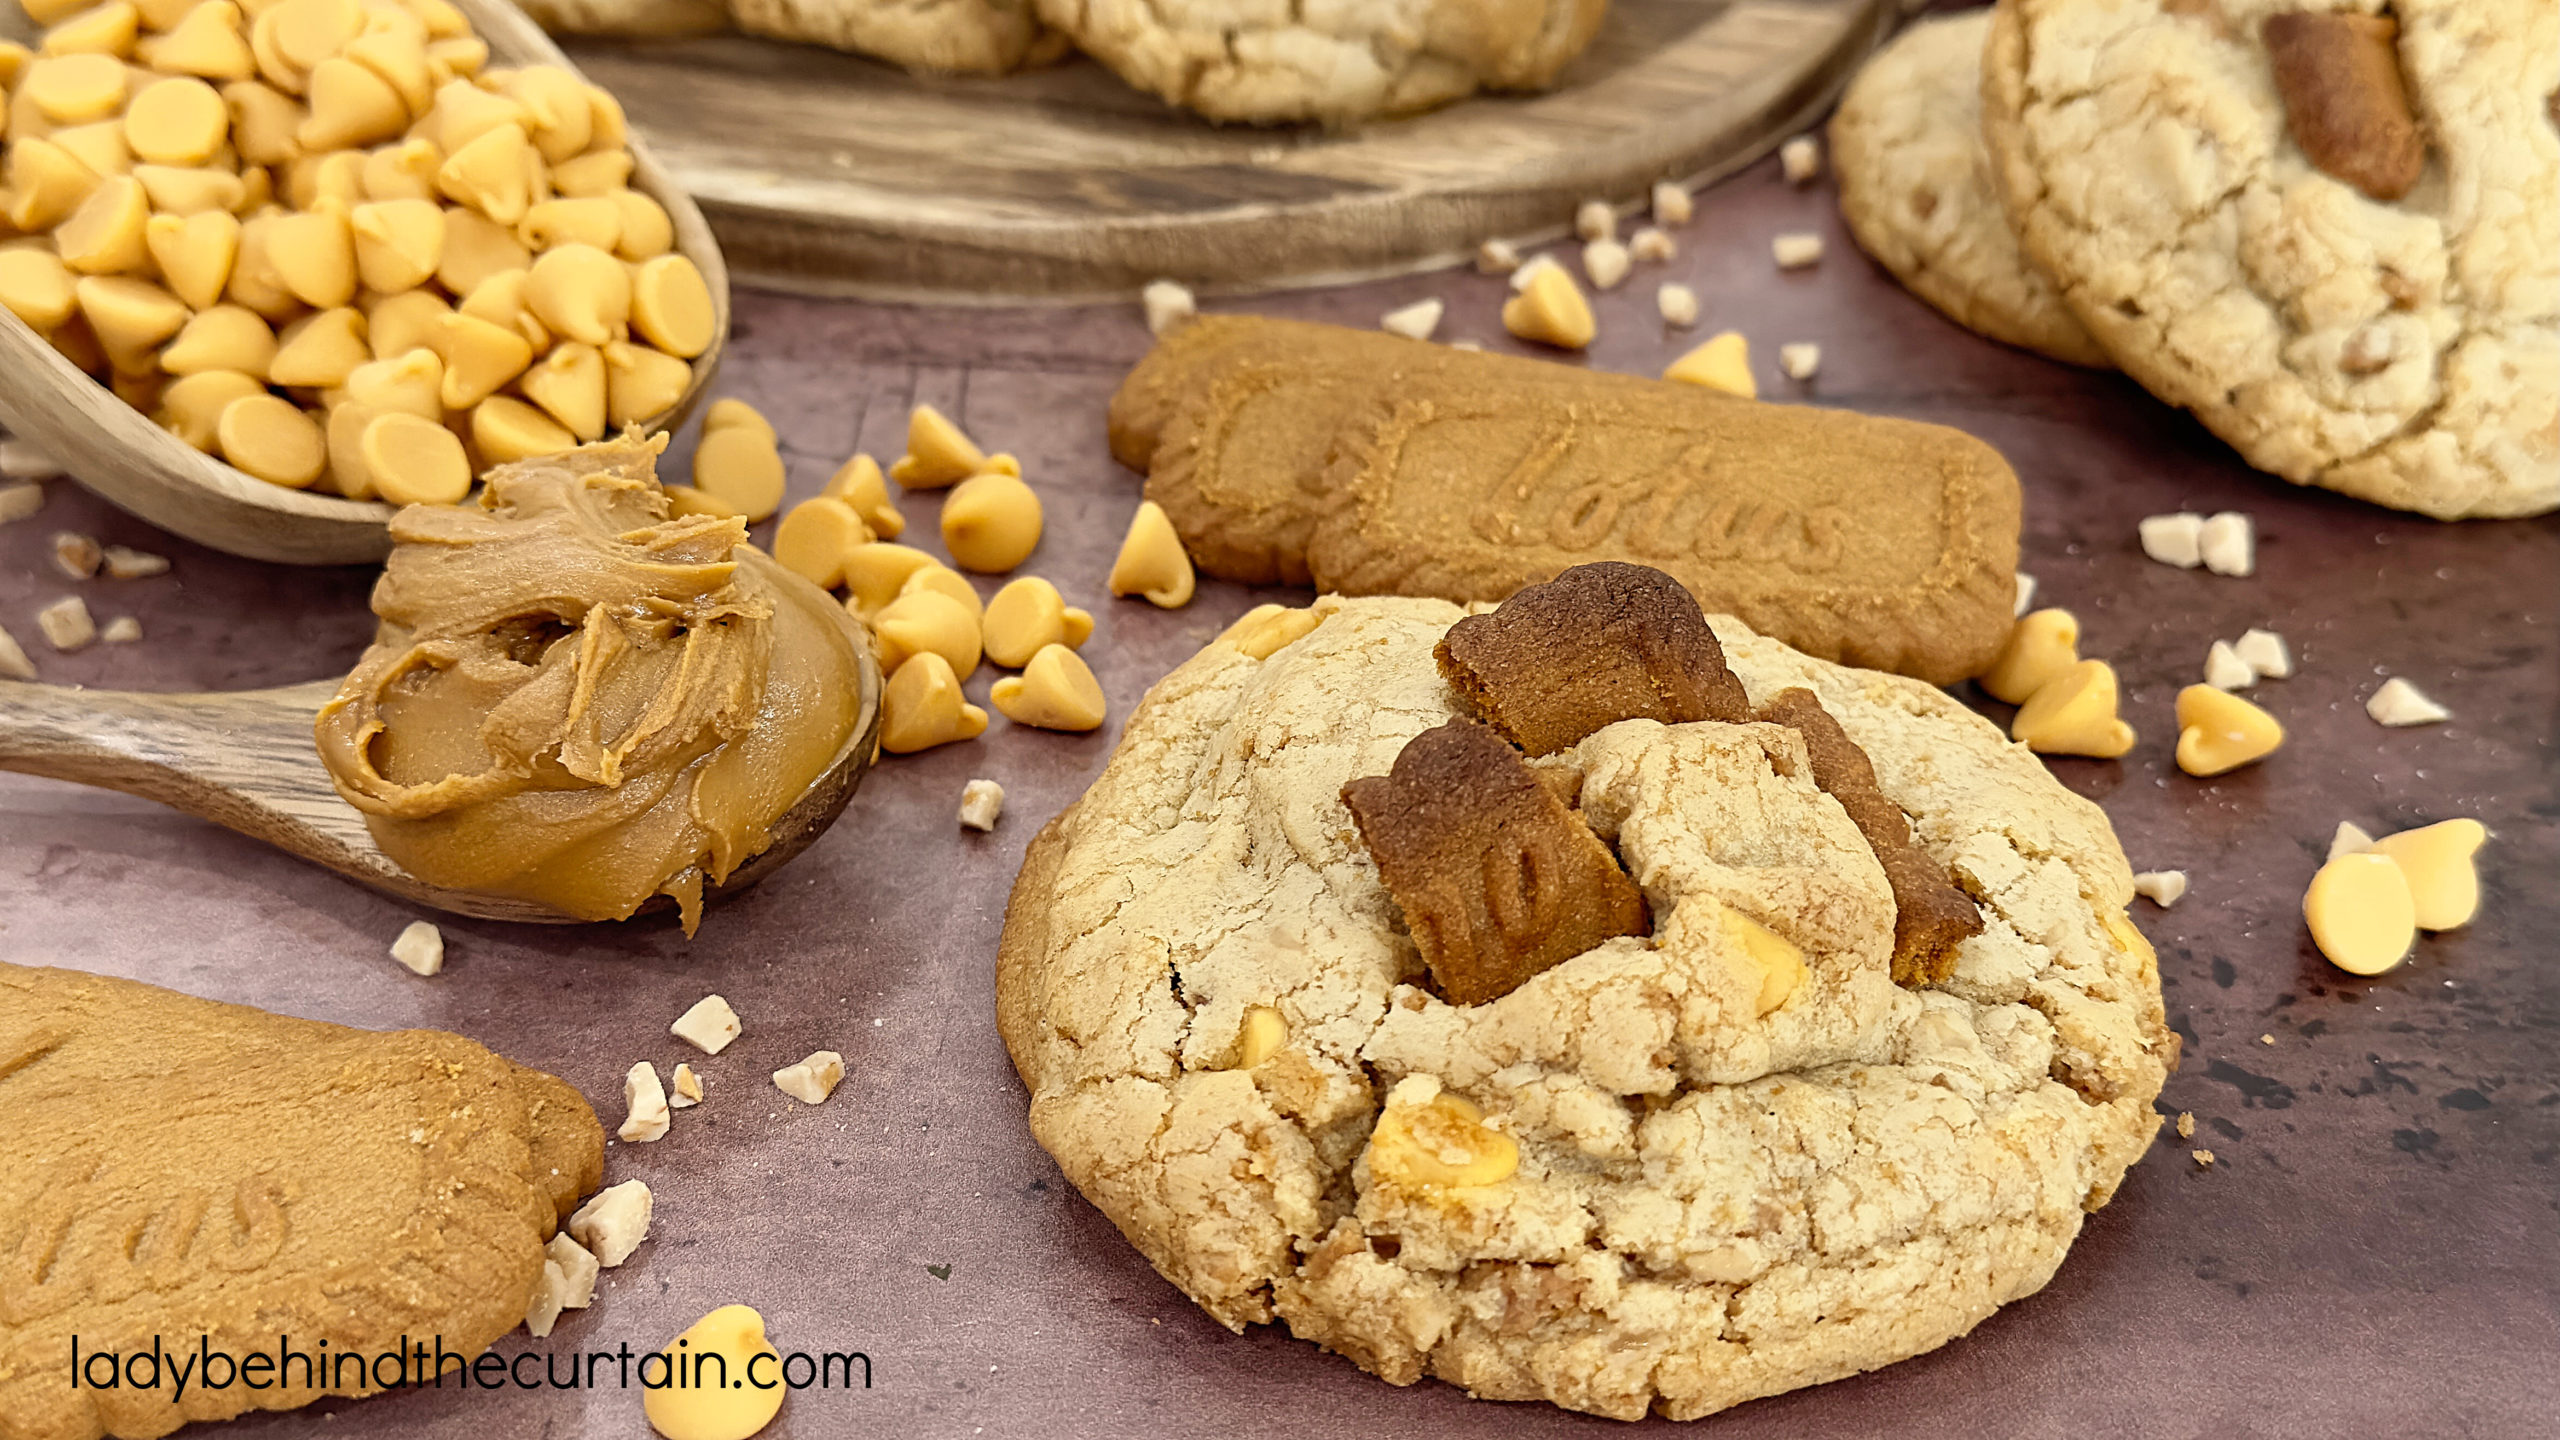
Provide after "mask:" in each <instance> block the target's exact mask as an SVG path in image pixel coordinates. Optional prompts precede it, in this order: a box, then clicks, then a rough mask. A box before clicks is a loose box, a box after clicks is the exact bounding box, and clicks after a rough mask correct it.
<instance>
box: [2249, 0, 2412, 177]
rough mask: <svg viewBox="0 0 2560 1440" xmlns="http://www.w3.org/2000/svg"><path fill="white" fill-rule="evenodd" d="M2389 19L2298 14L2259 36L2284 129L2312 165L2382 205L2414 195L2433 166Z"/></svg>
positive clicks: (2271, 19) (2275, 18)
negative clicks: (2413, 111) (2272, 74)
mask: <svg viewBox="0 0 2560 1440" xmlns="http://www.w3.org/2000/svg"><path fill="white" fill-rule="evenodd" d="M2399 30H2400V27H2399V24H2398V22H2396V21H2394V20H2393V19H2392V18H2391V17H2390V16H2388V15H2356V14H2333V13H2322V12H2315V11H2294V12H2291V13H2286V14H2277V15H2270V16H2268V17H2267V21H2266V24H2265V26H2264V28H2263V29H2262V31H2261V32H2260V33H2261V34H2262V35H2263V36H2264V37H2265V39H2266V44H2267V60H2268V63H2269V64H2270V65H2271V66H2272V67H2273V68H2274V70H2275V81H2276V93H2277V94H2278V95H2279V96H2280V97H2281V98H2282V99H2283V101H2284V117H2285V129H2286V131H2287V133H2289V134H2291V135H2292V136H2293V143H2294V144H2296V145H2299V146H2301V147H2302V153H2303V154H2304V156H2306V157H2307V158H2308V159H2309V160H2310V161H2311V163H2312V164H2313V165H2316V166H2318V167H2319V168H2320V169H2321V170H2323V171H2325V172H2327V173H2328V174H2330V175H2333V176H2335V177H2337V178H2338V179H2340V180H2343V181H2345V182H2346V183H2348V184H2350V185H2353V186H2354V187H2356V188H2357V189H2358V190H2361V191H2363V192H2364V193H2365V194H2367V195H2369V196H2371V197H2372V198H2374V199H2376V200H2383V201H2391V200H2397V199H2399V198H2400V197H2401V196H2403V195H2406V194H2408V193H2409V189H2410V187H2411V186H2413V185H2415V184H2417V183H2418V176H2419V175H2420V174H2421V173H2422V172H2424V170H2425V169H2426V164H2427V142H2426V136H2425V135H2424V134H2423V133H2422V132H2421V131H2420V130H2419V128H2418V122H2417V118H2416V117H2415V116H2414V115H2413V114H2411V113H2410V108H2409V92H2408V89H2407V87H2406V85H2405V83H2404V82H2403V81H2402V79H2401V75H2400V52H2399V48H2398V46H2397V44H2396V43H2395V42H2396V41H2397V39H2398V36H2399Z"/></svg>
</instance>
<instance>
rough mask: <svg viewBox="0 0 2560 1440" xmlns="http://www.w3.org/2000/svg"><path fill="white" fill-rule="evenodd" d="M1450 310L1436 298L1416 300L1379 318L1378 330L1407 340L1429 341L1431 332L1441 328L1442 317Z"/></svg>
mask: <svg viewBox="0 0 2560 1440" xmlns="http://www.w3.org/2000/svg"><path fill="white" fill-rule="evenodd" d="M1448 308H1449V307H1448V306H1447V305H1445V304H1443V303H1442V302H1441V301H1440V300H1439V298H1438V297H1436V296H1435V297H1433V298H1431V299H1429V300H1416V301H1414V302H1413V303H1412V304H1410V305H1407V306H1404V307H1402V308H1401V309H1396V310H1390V311H1388V312H1387V313H1386V314H1384V315H1381V316H1379V317H1378V328H1379V329H1381V330H1384V331H1386V332H1387V333H1388V334H1390V335H1401V336H1403V337H1404V338H1406V339H1407V340H1428V339H1430V338H1431V332H1432V331H1434V330H1437V329H1439V328H1440V316H1441V315H1442V314H1443V313H1444V312H1445V311H1447V309H1448Z"/></svg>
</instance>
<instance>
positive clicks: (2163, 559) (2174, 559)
mask: <svg viewBox="0 0 2560 1440" xmlns="http://www.w3.org/2000/svg"><path fill="white" fill-rule="evenodd" d="M2135 530H2136V532H2137V533H2139V534H2140V535H2141V537H2142V553H2143V554H2145V555H2148V556H2150V557H2151V558H2152V559H2154V560H2157V561H2159V562H2160V563H2161V564H2163V565H2175V566H2177V567H2178V568H2179V569H2181V570H2193V569H2194V568H2196V567H2197V566H2198V565H2201V564H2203V563H2204V517H2203V516H2201V515H2198V514H2196V513H2194V512H2193V511H2187V510H2181V511H2179V512H2178V513H2177V514H2175V515H2149V516H2145V517H2144V518H2143V519H2142V521H2141V522H2140V523H2139V524H2138V525H2137V526H2136V527H2135Z"/></svg>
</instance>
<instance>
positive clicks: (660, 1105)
mask: <svg viewBox="0 0 2560 1440" xmlns="http://www.w3.org/2000/svg"><path fill="white" fill-rule="evenodd" d="M622 1107H623V1109H624V1110H625V1111H626V1112H627V1113H626V1114H625V1115H624V1116H623V1120H622V1128H621V1129H619V1130H616V1131H615V1132H613V1133H614V1134H615V1135H617V1136H619V1137H621V1138H622V1139H624V1140H626V1141H629V1142H631V1143H632V1144H635V1145H645V1144H647V1143H648V1142H650V1141H652V1140H656V1139H659V1138H661V1137H662V1136H664V1135H665V1134H666V1133H667V1091H666V1087H665V1086H663V1085H660V1084H659V1083H658V1067H656V1066H655V1065H652V1064H650V1063H649V1062H648V1061H646V1060H643V1061H641V1062H640V1063H639V1064H637V1065H634V1066H632V1067H631V1068H630V1070H628V1071H627V1072H625V1073H624V1075H623V1077H622Z"/></svg>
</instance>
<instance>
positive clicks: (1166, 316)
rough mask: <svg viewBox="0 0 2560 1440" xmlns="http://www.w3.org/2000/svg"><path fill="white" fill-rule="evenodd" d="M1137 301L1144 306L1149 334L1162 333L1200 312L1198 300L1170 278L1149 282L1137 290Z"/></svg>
mask: <svg viewBox="0 0 2560 1440" xmlns="http://www.w3.org/2000/svg"><path fill="white" fill-rule="evenodd" d="M1138 303H1139V304H1141V305H1143V306H1145V307H1146V312H1147V333H1148V334H1150V335H1162V334H1164V333H1165V332H1166V331H1168V330H1170V329H1172V328H1173V327H1174V326H1176V325H1179V324H1181V323H1182V322H1183V321H1185V320H1188V319H1190V318H1191V317H1192V316H1194V315H1197V314H1199V313H1200V305H1199V302H1198V301H1196V300H1194V299H1192V298H1191V292H1190V291H1189V290H1188V289H1185V288H1184V287H1183V286H1181V285H1178V284H1175V283H1174V282H1173V281H1171V280H1157V281H1152V282H1150V283H1149V284H1148V286H1147V288H1146V289H1144V290H1141V291H1139V292H1138Z"/></svg>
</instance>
